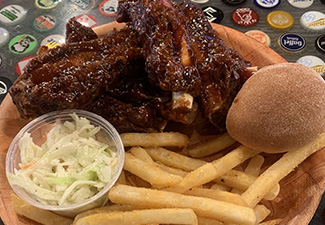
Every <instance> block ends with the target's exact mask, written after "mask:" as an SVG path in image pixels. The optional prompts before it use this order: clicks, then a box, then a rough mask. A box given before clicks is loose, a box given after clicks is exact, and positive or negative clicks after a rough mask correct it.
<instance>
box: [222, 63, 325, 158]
mask: <svg viewBox="0 0 325 225" xmlns="http://www.w3.org/2000/svg"><path fill="white" fill-rule="evenodd" d="M226 125H227V130H228V133H229V134H230V136H231V137H232V138H234V139H235V140H237V141H238V142H240V143H242V144H243V145H245V146H247V147H250V148H252V149H256V150H259V151H264V152H268V153H279V152H286V151H288V150H292V149H296V148H299V147H303V146H305V145H307V144H309V143H310V142H312V141H313V140H315V139H316V138H317V137H318V136H319V135H320V134H321V133H323V132H324V131H325V83H324V80H323V79H322V77H321V76H320V75H319V74H318V73H317V72H315V71H314V70H312V69H310V68H308V67H306V66H303V65H300V64H296V63H281V64H276V65H271V66H267V67H264V68H262V69H260V70H259V71H257V72H256V73H255V74H254V75H253V76H252V77H250V78H249V79H248V80H247V81H246V83H245V84H244V85H243V87H242V89H241V90H240V91H239V92H238V94H237V96H236V98H235V99H234V101H233V103H232V106H231V107H230V109H229V112H228V115H227V120H226Z"/></svg>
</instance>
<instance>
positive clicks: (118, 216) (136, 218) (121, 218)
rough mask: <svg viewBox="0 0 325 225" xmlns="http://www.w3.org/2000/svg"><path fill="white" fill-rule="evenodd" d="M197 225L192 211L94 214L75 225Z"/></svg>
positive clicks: (141, 211) (81, 219)
mask: <svg viewBox="0 0 325 225" xmlns="http://www.w3.org/2000/svg"><path fill="white" fill-rule="evenodd" d="M156 223H158V224H191V225H197V224H198V221H197V217H196V215H195V213H194V212H193V210H192V209H144V210H133V211H124V212H118V211H115V212H108V213H99V214H92V215H88V216H85V217H82V218H80V219H79V220H77V221H75V223H74V224H75V225H106V224H110V225H132V224H134V225H136V224H156Z"/></svg>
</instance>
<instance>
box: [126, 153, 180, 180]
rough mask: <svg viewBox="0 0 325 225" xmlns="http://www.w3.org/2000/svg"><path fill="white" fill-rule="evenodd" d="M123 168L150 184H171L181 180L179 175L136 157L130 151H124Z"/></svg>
mask: <svg viewBox="0 0 325 225" xmlns="http://www.w3.org/2000/svg"><path fill="white" fill-rule="evenodd" d="M124 170H126V171H129V172H130V173H132V174H135V175H137V176H138V177H140V178H142V179H143V180H145V181H147V182H149V183H150V184H151V185H163V186H173V185H175V184H177V183H179V182H180V181H181V180H182V177H181V176H178V175H174V174H170V173H168V172H166V171H164V170H162V169H160V168H159V167H158V166H157V165H155V164H150V163H147V162H144V161H142V160H141V159H138V158H137V157H135V156H134V155H132V154H131V153H125V161H124Z"/></svg>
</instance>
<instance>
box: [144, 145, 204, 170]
mask: <svg viewBox="0 0 325 225" xmlns="http://www.w3.org/2000/svg"><path fill="white" fill-rule="evenodd" d="M146 150H147V152H148V154H149V155H150V156H151V158H153V159H154V160H156V161H159V162H162V163H163V164H165V165H167V166H171V167H174V168H179V169H182V170H185V171H192V170H195V169H197V168H199V167H200V166H203V165H204V164H206V162H205V161H203V160H199V159H193V158H190V157H186V156H184V155H181V154H178V153H176V152H172V151H169V150H167V149H165V148H147V149H146Z"/></svg>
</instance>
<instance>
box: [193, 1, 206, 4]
mask: <svg viewBox="0 0 325 225" xmlns="http://www.w3.org/2000/svg"><path fill="white" fill-rule="evenodd" d="M208 1H209V0H191V2H194V3H199V4H203V3H207V2H208Z"/></svg>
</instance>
